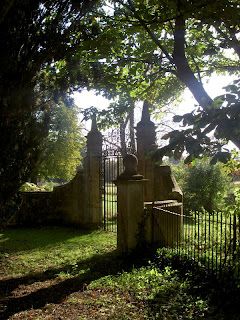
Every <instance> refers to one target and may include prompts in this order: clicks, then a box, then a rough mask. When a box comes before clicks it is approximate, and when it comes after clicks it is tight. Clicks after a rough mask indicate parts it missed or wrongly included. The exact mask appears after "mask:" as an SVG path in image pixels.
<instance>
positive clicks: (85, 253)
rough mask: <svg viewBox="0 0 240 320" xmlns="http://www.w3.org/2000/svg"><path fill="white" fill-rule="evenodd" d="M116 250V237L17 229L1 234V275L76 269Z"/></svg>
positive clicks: (107, 234) (54, 230) (109, 234)
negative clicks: (60, 268) (78, 265)
mask: <svg viewBox="0 0 240 320" xmlns="http://www.w3.org/2000/svg"><path fill="white" fill-rule="evenodd" d="M115 249H116V235H115V234H111V233H106V232H102V231H93V232H86V231H85V232H84V231H79V230H74V229H70V228H42V229H17V230H15V229H14V230H7V231H5V232H2V233H0V257H1V258H2V259H1V260H2V261H1V264H2V270H1V276H20V275H26V274H28V273H34V272H39V271H45V270H48V269H51V268H54V267H63V266H71V265H72V266H73V267H74V266H75V267H76V264H77V262H78V261H79V259H80V261H84V260H86V259H89V258H91V257H92V256H94V255H101V254H104V253H108V252H111V251H114V250H115Z"/></svg>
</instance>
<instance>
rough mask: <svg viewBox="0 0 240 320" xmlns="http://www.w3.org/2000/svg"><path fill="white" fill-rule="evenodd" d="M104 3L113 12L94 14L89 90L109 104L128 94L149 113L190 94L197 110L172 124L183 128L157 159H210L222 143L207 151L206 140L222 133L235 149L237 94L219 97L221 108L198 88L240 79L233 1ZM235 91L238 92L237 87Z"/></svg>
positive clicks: (238, 15)
mask: <svg viewBox="0 0 240 320" xmlns="http://www.w3.org/2000/svg"><path fill="white" fill-rule="evenodd" d="M109 3H111V4H112V8H111V9H110V10H108V11H104V12H103V11H101V12H100V13H99V20H100V24H99V25H100V28H101V33H100V34H99V37H98V38H97V41H96V42H95V43H94V44H92V43H91V45H93V47H94V54H93V55H92V54H91V56H90V57H91V61H93V59H94V68H95V70H97V74H98V77H97V79H95V83H94V86H95V88H96V87H99V89H102V90H104V91H105V92H107V94H108V95H110V96H114V95H118V94H119V95H121V94H122V93H123V92H128V93H129V95H130V96H131V97H132V98H133V99H141V100H145V99H147V100H148V101H149V102H151V103H152V104H153V106H154V105H155V106H157V105H158V106H159V105H160V106H161V105H164V104H165V103H167V102H169V100H170V101H171V99H174V98H176V96H178V95H179V94H180V92H181V90H182V89H183V88H185V87H187V88H188V89H189V90H190V91H191V92H192V94H193V96H194V98H195V99H196V101H197V103H198V105H199V108H198V109H197V111H194V112H192V113H191V114H187V115H186V116H185V117H182V118H181V119H180V118H179V117H178V118H175V119H176V120H177V121H180V120H182V124H183V126H188V128H187V129H186V130H183V131H181V132H180V134H179V131H175V132H172V133H171V135H169V138H171V140H170V145H169V146H168V148H164V149H162V150H161V151H160V152H159V153H158V155H159V156H161V155H162V154H163V153H164V152H169V151H171V149H177V152H176V153H178V154H181V153H182V152H183V151H184V150H186V151H187V152H188V153H190V154H191V155H192V156H198V155H200V154H202V153H203V152H204V151H205V150H206V148H208V151H209V152H210V153H211V152H212V153H214V152H216V149H217V150H218V151H219V150H220V147H221V143H220V144H218V146H217V148H216V143H215V142H214V146H213V148H212V146H211V147H210V143H209V138H208V136H207V135H206V134H207V133H209V132H210V131H214V130H216V134H215V138H218V137H219V131H220V129H221V131H222V133H221V134H220V136H221V138H224V140H225V141H226V140H230V141H232V142H233V143H234V144H235V145H236V146H237V147H238V148H239V147H240V132H239V127H238V125H237V123H239V112H237V110H239V109H238V103H237V100H238V99H237V97H235V98H233V97H234V95H236V92H233V94H232V95H231V98H230V97H229V96H228V95H225V97H224V99H226V102H224V101H223V100H224V99H220V100H221V101H222V104H221V103H220V102H219V101H220V100H219V99H215V100H213V99H212V98H211V97H210V96H209V94H208V93H207V91H206V90H205V88H204V85H203V81H202V80H203V78H204V77H208V76H211V75H212V74H213V72H217V73H226V72H228V73H232V74H235V75H238V74H239V70H240V64H239V57H240V56H239V53H240V52H239V48H240V40H239V34H240V27H239V19H240V8H239V3H238V1H235V0H228V1H226V0H224V1H223V0H215V1H211V2H209V1H204V0H202V1H194V0H192V1H190V0H165V1H161V2H159V1H156V0H146V1H138V0H116V1H109ZM113 31H114V32H113ZM100 43H101V46H100V45H99V44H100ZM87 59H88V56H86V61H87ZM233 86H235V89H234V90H236V88H237V87H236V84H233ZM232 88H233V87H232ZM237 89H238V88H237ZM229 99H231V101H230V100H229ZM234 101H235V102H234ZM233 104H234V105H235V106H233ZM233 109H234V110H235V112H233ZM216 117H217V119H218V120H216ZM199 119H201V121H200V120H199ZM217 121H218V124H216V123H217ZM223 123H224V125H223ZM233 126H234V130H231V129H232V128H233ZM206 127H207V128H206ZM210 129H211V130H210ZM222 141H223V140H222ZM222 141H220V142H222Z"/></svg>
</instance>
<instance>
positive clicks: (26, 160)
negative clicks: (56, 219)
mask: <svg viewBox="0 0 240 320" xmlns="http://www.w3.org/2000/svg"><path fill="white" fill-rule="evenodd" d="M95 5H96V1H81V2H80V3H78V4H76V1H72V0H64V1H52V0H51V1H29V0H26V1H20V0H13V1H8V0H3V1H2V6H1V9H0V11H1V14H0V16H1V19H0V28H1V37H0V47H1V48H2V50H1V52H0V77H1V84H0V109H1V113H0V136H1V140H0V147H1V150H2V151H1V152H2V153H1V160H0V211H1V217H3V216H6V217H7V215H8V214H10V210H11V208H10V207H12V205H14V202H13V196H14V194H15V193H16V192H17V190H18V188H19V186H20V185H21V184H22V183H23V182H24V181H26V180H27V179H28V178H29V176H30V173H31V171H32V170H33V169H34V168H35V165H36V163H37V161H38V157H39V153H40V151H41V142H42V140H43V138H44V137H46V136H47V134H48V124H49V121H48V120H49V110H50V109H51V103H49V101H50V100H55V101H56V100H57V99H58V98H59V97H60V96H65V95H66V94H65V92H64V91H63V90H65V91H66V90H67V88H69V83H70V82H69V81H70V76H69V73H64V72H63V66H64V65H68V66H69V68H68V70H69V72H70V71H71V70H72V72H71V74H72V83H73V84H74V81H76V79H78V86H81V85H84V84H85V83H86V76H83V75H82V76H80V75H79V74H83V72H82V70H81V72H79V73H78V75H76V74H74V72H73V70H74V69H75V66H74V65H73V64H72V61H71V57H72V55H73V53H75V52H76V46H79V44H80V43H81V42H82V41H85V40H87V39H90V38H94V37H95V35H94V34H95V33H94V32H95V31H94V25H96V23H95V22H94V21H95V20H94V18H89V12H90V11H92V9H93V7H94V6H95ZM95 29H96V28H95ZM79 63H80V62H79ZM50 79H51V80H50ZM69 93H70V92H69Z"/></svg>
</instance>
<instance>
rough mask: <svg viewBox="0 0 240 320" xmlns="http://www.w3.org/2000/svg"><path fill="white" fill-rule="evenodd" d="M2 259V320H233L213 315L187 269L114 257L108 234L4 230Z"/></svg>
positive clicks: (155, 259)
mask: <svg viewBox="0 0 240 320" xmlns="http://www.w3.org/2000/svg"><path fill="white" fill-rule="evenodd" d="M0 252H1V260H0V261H1V276H0V293H1V294H2V296H3V297H4V299H3V302H2V310H1V303H0V318H1V319H44V320H45V319H71V320H72V319H118V320H124V319H133V320H134V319H136V320H137V319H163V320H164V319H165V320H175V319H176V320H179V319H186V320H187V319H189V320H190V319H196V320H197V319H219V320H221V319H236V320H237V319H239V318H237V317H235V314H234V316H232V313H231V314H230V317H229V313H228V314H227V317H225V313H224V312H223V311H222V310H218V309H217V306H216V304H214V303H213V302H212V300H211V297H212V296H213V295H214V289H213V287H211V289H210V286H208V285H206V279H205V280H204V281H205V282H204V284H203V283H201V281H198V283H197V285H196V281H195V280H194V279H195V276H194V272H195V274H197V271H196V270H195V271H194V272H192V271H191V268H188V269H187V268H186V263H185V264H183V265H185V269H184V268H182V267H181V266H180V264H179V268H178V265H177V264H171V261H173V260H174V259H175V257H171V254H170V255H169V254H168V253H167V254H165V253H163V252H160V253H158V254H156V255H154V256H149V255H147V254H145V255H144V252H143V251H140V252H138V253H135V255H131V256H127V257H122V256H119V255H118V253H117V252H116V234H113V233H108V232H103V231H93V232H83V231H79V230H73V229H69V228H42V229H18V230H7V231H4V232H2V233H1V235H0ZM166 256H167V259H165V258H164V257H166ZM150 260H151V262H150ZM166 261H167V262H166ZM174 261H176V259H175V260H174ZM198 279H199V277H198ZM206 287H207V290H209V292H208V291H206ZM196 288H197V289H196ZM207 292H208V293H207ZM1 311H2V313H1ZM1 316H2V317H1ZM231 316H232V317H231ZM234 317H235V318H234Z"/></svg>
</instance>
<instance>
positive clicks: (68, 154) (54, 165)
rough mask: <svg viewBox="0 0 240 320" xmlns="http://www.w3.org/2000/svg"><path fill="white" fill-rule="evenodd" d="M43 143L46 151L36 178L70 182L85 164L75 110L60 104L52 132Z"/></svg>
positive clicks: (52, 123)
mask: <svg viewBox="0 0 240 320" xmlns="http://www.w3.org/2000/svg"><path fill="white" fill-rule="evenodd" d="M42 144H43V146H42V152H41V154H40V156H39V160H38V165H37V166H36V169H35V170H34V171H33V172H32V177H34V175H35V176H37V177H38V178H40V179H45V180H46V179H49V178H60V179H64V180H70V179H71V178H72V177H73V176H74V174H75V173H76V169H77V167H78V166H79V165H80V164H81V157H82V156H81V149H82V148H83V145H84V138H83V135H82V133H81V126H80V125H79V123H78V118H77V111H76V109H75V108H69V107H67V106H65V105H64V104H63V103H59V104H58V105H57V106H56V107H55V108H54V109H53V110H52V111H51V115H50V127H49V133H48V136H47V137H46V139H45V140H44V141H43V142H42Z"/></svg>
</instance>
